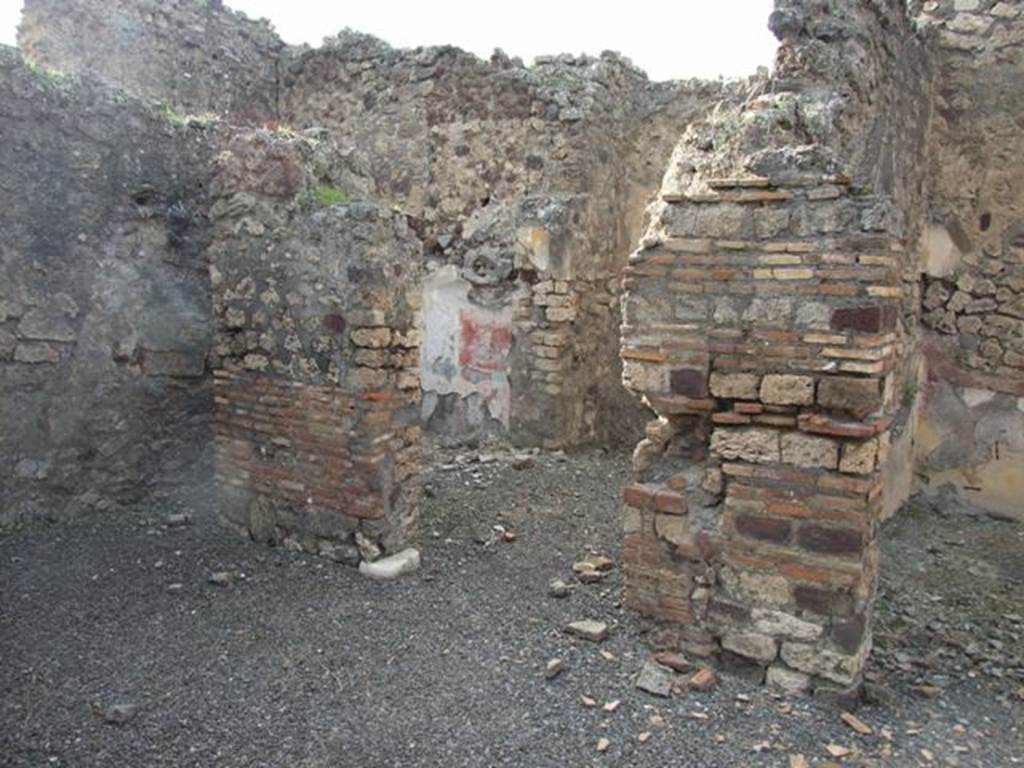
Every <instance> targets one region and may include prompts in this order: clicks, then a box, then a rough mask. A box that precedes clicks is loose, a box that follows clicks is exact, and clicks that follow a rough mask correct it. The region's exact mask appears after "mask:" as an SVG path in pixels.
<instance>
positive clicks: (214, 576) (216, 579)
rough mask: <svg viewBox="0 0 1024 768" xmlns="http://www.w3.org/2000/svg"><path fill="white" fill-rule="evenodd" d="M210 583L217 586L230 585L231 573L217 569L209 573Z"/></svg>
mask: <svg viewBox="0 0 1024 768" xmlns="http://www.w3.org/2000/svg"><path fill="white" fill-rule="evenodd" d="M209 581H210V583H211V584H213V585H214V586H217V587H229V586H231V581H232V579H231V574H230V573H228V572H227V571H217V572H215V573H211V574H210V579H209Z"/></svg>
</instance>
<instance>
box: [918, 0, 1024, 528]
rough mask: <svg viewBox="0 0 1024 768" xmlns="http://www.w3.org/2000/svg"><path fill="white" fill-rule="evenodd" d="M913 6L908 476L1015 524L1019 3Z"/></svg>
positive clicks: (1020, 435)
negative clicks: (918, 290) (916, 121)
mask: <svg viewBox="0 0 1024 768" xmlns="http://www.w3.org/2000/svg"><path fill="white" fill-rule="evenodd" d="M915 6H916V10H917V12H918V17H917V20H918V23H919V24H920V25H921V26H922V28H923V29H924V30H925V32H926V33H927V36H928V42H929V47H930V53H931V57H932V59H933V61H934V62H935V109H934V112H933V116H932V122H931V136H930V146H929V172H930V176H931V188H930V194H929V200H928V203H929V209H930V210H929V219H930V221H929V225H928V231H927V235H928V237H927V239H926V248H925V251H924V262H923V264H922V271H923V272H924V273H925V288H924V295H923V321H924V325H925V327H926V328H927V329H928V334H927V337H926V339H925V354H926V357H927V363H928V377H927V381H926V384H925V386H924V388H923V390H922V394H923V401H924V406H923V410H922V430H921V434H920V439H919V444H918V462H917V473H918V477H919V478H921V480H922V487H923V488H924V489H925V490H926V491H927V492H929V493H931V492H935V491H937V490H938V489H940V488H942V487H943V486H945V485H947V484H952V485H953V486H954V487H955V488H956V490H957V491H958V493H960V494H961V495H962V496H964V497H965V498H967V499H968V500H969V501H971V502H973V503H975V504H977V505H979V506H982V507H985V508H987V509H989V510H992V511H996V512H999V513H1002V514H1004V515H1009V516H1012V517H1016V518H1022V517H1024V505H1022V504H1021V501H1020V500H1021V498H1024V195H1022V192H1021V190H1022V189H1024V123H1022V118H1021V115H1022V114H1024V93H1022V92H1021V88H1020V83H1021V80H1022V78H1024V7H1022V6H1021V4H1020V3H1011V2H998V1H997V0H991V1H990V0H979V1H978V2H970V3H964V2H957V3H953V2H928V3H916V4H915Z"/></svg>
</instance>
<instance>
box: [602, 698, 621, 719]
mask: <svg viewBox="0 0 1024 768" xmlns="http://www.w3.org/2000/svg"><path fill="white" fill-rule="evenodd" d="M620 706H622V702H621V701H619V700H618V699H615V700H614V701H609V702H605V705H604V706H603V707H601V709H602V710H604V711H605V712H607V713H608V714H609V715H610V714H613V713H614V712H615V710H617V709H618V708H619V707H620Z"/></svg>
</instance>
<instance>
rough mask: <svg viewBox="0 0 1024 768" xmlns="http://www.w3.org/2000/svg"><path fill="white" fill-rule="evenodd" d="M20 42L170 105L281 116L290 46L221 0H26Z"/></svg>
mask: <svg viewBox="0 0 1024 768" xmlns="http://www.w3.org/2000/svg"><path fill="white" fill-rule="evenodd" d="M18 46H19V48H21V50H22V51H23V52H24V54H25V56H26V57H27V58H28V59H30V60H32V61H34V62H35V63H37V64H39V65H41V66H45V67H47V68H49V69H52V70H57V71H62V72H88V73H90V74H91V75H93V76H94V77H97V78H99V79H100V80H102V81H103V82H106V83H109V84H111V85H115V86H117V87H119V88H123V89H124V90H125V91H127V92H128V93H131V94H133V95H134V96H137V97H140V98H144V99H153V100H156V101H160V102H163V103H165V104H166V105H167V107H168V110H169V112H171V113H172V114H174V113H183V114H207V113H212V114H214V115H224V116H230V117H231V118H232V119H233V120H234V121H242V122H266V121H272V120H274V119H275V118H276V117H277V100H278V68H279V59H280V57H281V56H282V55H283V53H284V51H285V49H286V46H285V45H284V44H283V43H282V42H281V40H280V39H279V38H278V37H277V35H276V33H275V32H274V30H273V28H272V27H271V26H270V24H269V23H268V22H266V21H263V20H260V21H254V20H250V19H248V18H246V17H245V15H244V14H241V13H236V12H233V11H231V10H229V9H227V8H225V7H224V5H223V3H221V2H220V0H103V1H102V2H96V1H95V0H25V5H24V11H23V15H22V22H21V26H20V28H19V30H18Z"/></svg>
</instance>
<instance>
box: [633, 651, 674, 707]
mask: <svg viewBox="0 0 1024 768" xmlns="http://www.w3.org/2000/svg"><path fill="white" fill-rule="evenodd" d="M674 676H675V675H674V673H673V672H672V670H671V669H669V668H668V667H663V666H661V664H659V663H658V662H656V661H653V660H648V661H647V662H645V663H644V666H643V667H642V668H641V670H640V674H639V675H637V678H636V687H637V688H639V689H640V690H641V691H646V692H647V693H649V694H651V695H652V696H661V697H663V698H666V699H667V698H668V697H669V696H671V695H672V678H673V677H674Z"/></svg>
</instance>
